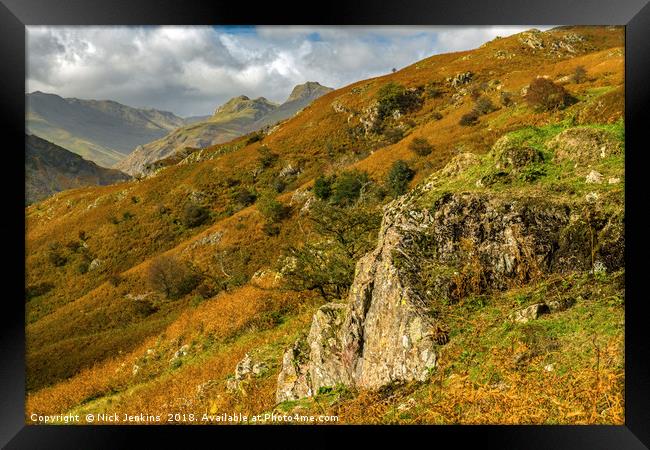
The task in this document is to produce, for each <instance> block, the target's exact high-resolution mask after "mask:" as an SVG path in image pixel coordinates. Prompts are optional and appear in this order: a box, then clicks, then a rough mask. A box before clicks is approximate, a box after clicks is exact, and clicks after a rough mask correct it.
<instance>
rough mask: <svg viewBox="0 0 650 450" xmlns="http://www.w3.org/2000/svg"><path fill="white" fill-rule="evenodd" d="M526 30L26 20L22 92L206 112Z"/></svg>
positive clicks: (336, 83) (277, 97) (339, 83)
mask: <svg viewBox="0 0 650 450" xmlns="http://www.w3.org/2000/svg"><path fill="white" fill-rule="evenodd" d="M530 28H539V29H544V28H548V27H540V26H532V25H531V26H485V27H460V26H459V27H439V26H438V27H434V26H432V27H420V26H418V27H416V26H393V27H386V26H382V27H350V26H346V27H341V26H339V27H304V26H295V27H287V26H257V27H254V26H241V27H209V26H202V27H197V26H182V27H177V26H155V27H153V26H148V27H132V26H129V27H127V26H119V27H117V26H110V27H89V26H74V27H70V26H68V27H62V26H46V27H44V26H29V27H27V80H26V92H33V91H37V90H39V91H42V92H48V93H54V94H58V95H60V96H62V97H76V98H82V99H96V100H106V99H110V100H115V101H117V102H120V103H123V104H126V105H129V106H134V107H147V108H156V109H161V110H165V111H171V112H173V113H175V114H177V115H179V116H183V117H188V116H192V115H207V114H212V113H213V112H214V110H215V109H216V107H217V106H219V105H221V104H223V103H224V102H226V101H227V100H228V99H230V98H232V97H235V96H238V95H247V96H249V97H251V98H255V97H260V96H262V97H266V98H267V99H269V100H272V101H275V102H279V103H281V102H283V101H285V100H286V98H287V97H288V96H289V94H290V92H291V90H292V88H293V87H294V86H295V85H297V84H301V83H304V82H306V81H318V82H319V83H321V84H322V85H325V86H330V87H333V88H340V87H343V86H346V85H348V84H350V83H353V82H355V81H358V80H362V79H366V78H371V77H374V76H378V75H382V74H386V73H388V72H390V71H391V70H392V69H393V68H396V69H400V68H402V67H405V66H408V65H410V64H412V63H414V62H416V61H418V60H421V59H423V58H426V57H428V56H431V55H434V54H438V53H447V52H453V51H460V50H469V49H472V48H476V47H478V46H480V45H481V44H483V43H484V42H486V41H489V40H491V39H493V38H495V37H496V36H508V35H510V34H514V33H519V32H521V31H524V30H527V29H530Z"/></svg>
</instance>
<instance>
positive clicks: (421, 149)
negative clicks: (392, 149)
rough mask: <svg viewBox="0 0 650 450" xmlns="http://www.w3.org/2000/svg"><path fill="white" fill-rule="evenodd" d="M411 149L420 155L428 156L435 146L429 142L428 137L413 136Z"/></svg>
mask: <svg viewBox="0 0 650 450" xmlns="http://www.w3.org/2000/svg"><path fill="white" fill-rule="evenodd" d="M409 150H411V151H412V152H414V153H415V154H416V155H418V156H427V155H429V154H431V152H432V151H433V147H432V146H431V144H430V143H429V140H428V139H427V138H423V137H416V138H413V140H412V141H411V143H410V144H409Z"/></svg>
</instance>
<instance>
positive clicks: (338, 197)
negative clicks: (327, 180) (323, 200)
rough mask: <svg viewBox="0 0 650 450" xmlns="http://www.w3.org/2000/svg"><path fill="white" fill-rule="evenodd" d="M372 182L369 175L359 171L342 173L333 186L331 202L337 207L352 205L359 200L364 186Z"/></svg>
mask: <svg viewBox="0 0 650 450" xmlns="http://www.w3.org/2000/svg"><path fill="white" fill-rule="evenodd" d="M369 182H370V179H369V178H368V174H367V173H366V172H361V171H358V170H350V171H345V172H342V173H341V174H340V175H339V176H337V177H336V180H335V181H334V183H333V185H332V195H331V197H330V200H331V202H332V203H334V204H335V205H339V206H347V205H351V204H352V203H354V202H355V201H357V200H358V199H359V196H360V195H361V191H362V189H363V187H364V186H366V185H367V184H368V183H369Z"/></svg>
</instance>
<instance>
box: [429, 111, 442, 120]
mask: <svg viewBox="0 0 650 450" xmlns="http://www.w3.org/2000/svg"><path fill="white" fill-rule="evenodd" d="M431 117H433V118H434V119H435V120H440V119H442V114H441V113H440V111H433V112H432V113H431Z"/></svg>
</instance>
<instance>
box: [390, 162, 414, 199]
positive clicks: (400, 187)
mask: <svg viewBox="0 0 650 450" xmlns="http://www.w3.org/2000/svg"><path fill="white" fill-rule="evenodd" d="M414 175H415V172H414V171H413V169H411V168H410V167H409V166H408V164H406V163H405V162H404V161H402V160H397V161H395V162H394V163H393V165H392V166H391V168H390V170H389V171H388V175H387V177H386V185H387V188H388V191H389V192H390V193H391V194H393V196H394V197H397V196H400V195H402V194H405V193H406V191H407V190H408V184H409V181H411V180H412V179H413V176H414Z"/></svg>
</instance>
